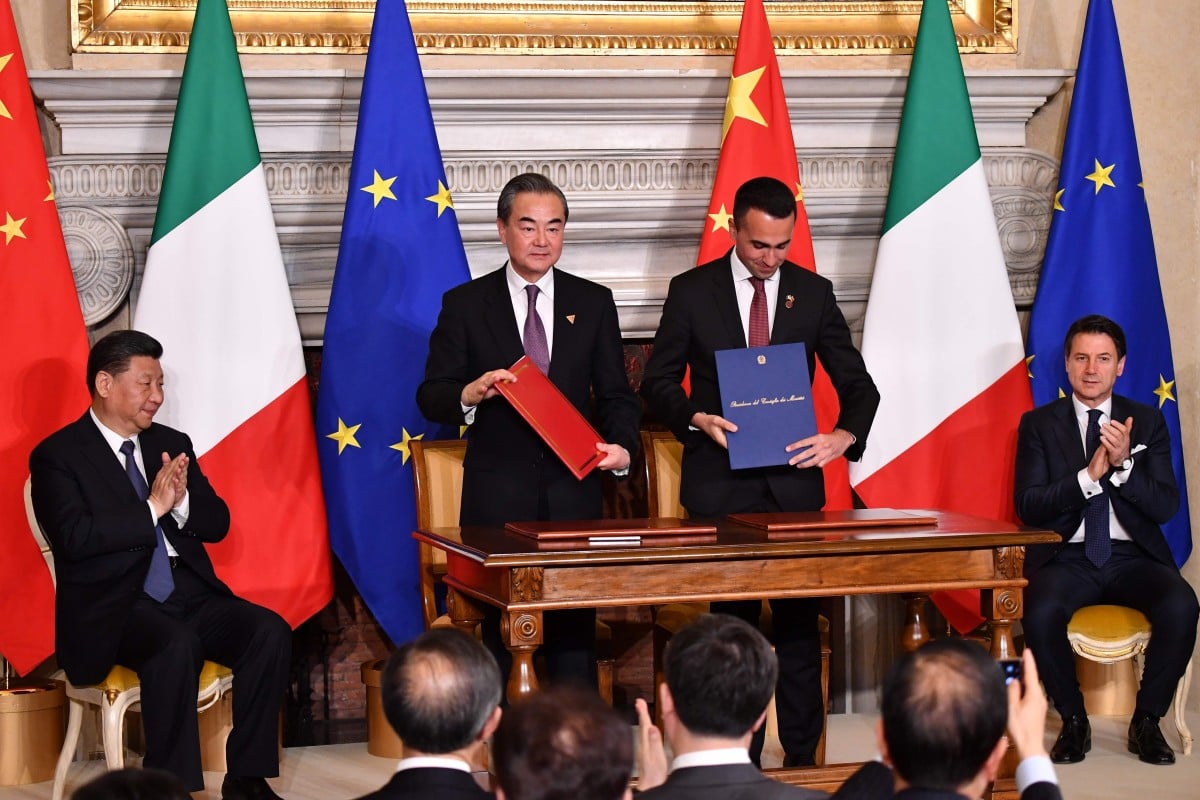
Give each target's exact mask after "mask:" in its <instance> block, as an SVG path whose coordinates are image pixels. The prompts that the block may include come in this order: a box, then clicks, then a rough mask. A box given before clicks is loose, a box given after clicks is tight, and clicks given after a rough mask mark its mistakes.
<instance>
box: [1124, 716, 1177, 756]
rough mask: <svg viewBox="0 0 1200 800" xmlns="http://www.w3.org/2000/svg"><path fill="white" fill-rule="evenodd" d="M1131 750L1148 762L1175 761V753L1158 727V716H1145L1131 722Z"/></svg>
mask: <svg viewBox="0 0 1200 800" xmlns="http://www.w3.org/2000/svg"><path fill="white" fill-rule="evenodd" d="M1129 752H1131V753H1136V754H1137V757H1138V760H1139V761H1145V762H1146V763H1147V764H1174V763H1175V753H1174V752H1173V751H1172V750H1171V746H1170V745H1169V744H1167V740H1166V739H1164V738H1163V735H1162V731H1161V730H1159V729H1158V718H1157V717H1143V718H1142V719H1141V720H1137V721H1134V722H1130V723H1129Z"/></svg>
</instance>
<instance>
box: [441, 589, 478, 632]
mask: <svg viewBox="0 0 1200 800" xmlns="http://www.w3.org/2000/svg"><path fill="white" fill-rule="evenodd" d="M446 610H447V611H448V612H450V621H451V622H453V623H454V627H456V628H458V629H459V630H460V631H462V632H463V633H465V634H467V635H468V636H471V637H474V636H475V629H476V628H477V627H479V623H481V622H483V609H482V608H480V607H479V605H478V604H477V603H476V602H475V601H474V600H472V599H471V598H470V597H468V596H467V595H465V594H459V593H458V592H456V591H454V589H453V588H452V587H446Z"/></svg>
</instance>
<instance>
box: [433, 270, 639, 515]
mask: <svg viewBox="0 0 1200 800" xmlns="http://www.w3.org/2000/svg"><path fill="white" fill-rule="evenodd" d="M568 317H573V320H574V321H570V320H569V319H568ZM524 354H525V350H524V347H523V346H522V344H521V333H520V331H519V330H518V329H517V321H516V317H515V316H514V315H513V307H512V300H511V298H510V296H509V294H508V284H507V282H506V280H505V274H504V269H503V268H501V269H499V270H496V271H495V272H491V273H489V274H487V275H484V276H482V277H480V278H477V279H475V280H473V281H470V282H468V283H465V284H462V285H461V286H458V287H455V288H454V289H451V290H450V291H448V292H446V294H445V296H444V297H443V298H442V310H441V314H440V315H439V316H438V322H437V327H435V328H434V330H433V333H432V335H431V336H430V338H429V359H428V361H426V364H425V381H424V382H423V383H422V384H421V385H420V387H419V388H418V389H417V405H418V406H419V407H420V409H421V413H422V414H424V415H425V417H426V418H427V419H429V420H432V421H434V422H440V423H443V424H447V425H461V424H463V412H462V406H461V405H460V397H461V395H462V389H463V387H464V386H465V385H466V384H468V383H470V382H471V381H473V380H475V379H476V378H478V377H479V376H480V375H482V374H483V373H485V372H487V371H489V370H493V369H507V368H508V367H510V366H512V365H513V363H514V362H515V361H516V360H517V359H519V358H520V357H521V356H522V355H524ZM549 377H550V380H551V381H553V382H554V384H555V385H556V386H557V387H558V388H559V390H560V391H561V392H562V393H563V394H564V395H565V396H566V397H567V399H568V400H570V401H571V403H572V404H573V405H574V406H575V407H576V408H577V409H579V411H580V412H581V413H582V414H583V415H584V416H585V417H588V418H589V419H590V420H591V421H592V424H593V426H594V427H595V428H596V430H597V432H599V434H600V435H601V437H603V439H604V441H606V442H611V443H614V444H619V445H621V446H623V447H624V448H625V449H626V450H628V451H629V453H630V456H631V457H632V456H633V455H634V454H635V453H636V452H637V442H638V424H639V422H640V421H641V405H640V404H639V403H638V400H637V397H636V395H634V393H633V391H632V390H631V389H630V388H629V379H628V378H627V377H626V374H625V358H624V355H623V353H622V350H621V331H620V327H619V326H618V323H617V309H616V306H615V305H614V303H613V298H612V292H611V291H609V290H608V289H606V288H605V287H603V286H600V285H599V284H596V283H592V282H591V281H586V280H584V279H582V278H578V277H575V276H574V275H570V274H569V273H566V272H563V271H562V270H559V269H557V268H556V269H555V271H554V345H553V351H552V352H551V354H550V376H549ZM593 394H594V403H593ZM467 442H468V443H467V456H466V461H465V463H464V465H463V468H464V474H463V490H462V521H463V523H464V524H473V523H474V524H480V523H503V522H506V521H509V520H518V519H522V520H530V519H537V518H538V516H539V515H538V492H539V488H540V490H541V491H544V492H545V494H546V498H547V502H548V505H549V518H550V519H594V518H599V517H600V516H601V512H602V510H603V509H602V499H601V493H600V491H601V490H600V476H599V474H597V473H596V472H594V471H593V472H592V473H591V474H590V475H588V476H587V477H586V478H584V479H583V480H582V481H578V480H576V479H575V477H574V476H573V475H572V474H571V473H570V472H569V471H568V470H567V468H566V467H565V466H563V464H562V462H561V461H559V460H558V458H557V457H556V456H555V455H554V454H553V453H552V452H551V451H550V450H549V449H548V448H547V447H546V446H545V444H544V443H543V442H542V440H541V438H539V437H538V435H537V433H535V432H534V430H533V428H531V427H530V426H529V425H528V424H527V423H526V422H525V420H524V419H522V418H521V416H520V415H519V414H517V412H516V411H515V410H513V408H512V406H511V405H510V404H509V403H508V401H507V400H505V399H504V398H502V397H494V398H492V399H490V400H485V401H484V402H483V403H481V404H480V405H479V407H478V408H477V409H476V411H475V421H474V422H473V423H472V424H471V427H470V428H469V429H468V432H467Z"/></svg>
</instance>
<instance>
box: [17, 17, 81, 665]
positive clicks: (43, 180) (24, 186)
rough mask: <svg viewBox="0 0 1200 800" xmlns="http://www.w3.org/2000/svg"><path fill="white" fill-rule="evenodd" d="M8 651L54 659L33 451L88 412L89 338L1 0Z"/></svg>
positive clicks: (22, 660)
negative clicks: (29, 506) (37, 531)
mask: <svg viewBox="0 0 1200 800" xmlns="http://www.w3.org/2000/svg"><path fill="white" fill-rule="evenodd" d="M0 153H2V154H3V161H4V168H3V172H0V342H4V358H3V359H0V386H3V387H4V390H3V391H2V392H0V587H3V591H0V653H2V654H3V655H4V657H5V658H7V659H8V660H9V661H10V662H11V663H12V665H13V666H14V667H16V670H17V672H19V673H21V674H25V673H26V672H28V671H29V670H31V669H33V668H34V667H35V666H37V665H38V663H39V662H41V661H42V660H44V659H45V658H47V657H48V656H49V655H50V654H51V653H53V652H54V581H53V579H52V578H51V576H50V571H49V569H48V568H47V565H46V562H45V561H44V560H43V558H42V555H41V552H40V551H39V549H38V546H37V543H36V542H35V541H34V539H33V534H32V531H31V530H30V528H29V522H28V517H27V515H26V513H25V485H26V483H27V482H28V480H29V451H30V450H32V449H33V448H34V446H35V445H36V444H37V443H38V442H40V441H41V440H42V439H43V438H44V437H45V436H47V435H48V434H50V433H53V432H54V431H55V430H57V429H58V428H61V427H62V426H63V425H65V424H67V423H68V422H69V421H71V420H73V419H75V418H77V417H78V416H79V415H80V414H82V413H83V411H84V410H85V409H86V408H87V405H88V391H87V387H86V385H85V384H86V380H85V378H86V375H85V369H86V364H87V353H88V343H87V331H86V329H85V328H84V324H83V315H82V314H81V313H80V310H79V298H78V297H77V296H76V294H75V282H74V280H73V279H72V277H71V265H70V263H69V262H68V261H67V247H66V244H65V243H64V242H63V235H62V228H60V227H59V223H58V209H57V208H56V207H55V204H54V190H53V188H52V187H51V186H50V171H49V170H48V169H47V167H46V151H45V150H44V149H43V147H42V139H41V135H40V134H39V132H38V123H37V117H36V116H35V111H34V108H33V95H32V94H31V93H30V90H29V79H28V76H27V75H26V73H25V60H24V59H23V58H22V57H21V44H20V42H19V41H18V40H17V26H16V23H15V22H14V21H13V15H12V8H11V7H10V5H9V0H0Z"/></svg>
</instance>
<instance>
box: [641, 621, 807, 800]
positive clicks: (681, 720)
mask: <svg viewBox="0 0 1200 800" xmlns="http://www.w3.org/2000/svg"><path fill="white" fill-rule="evenodd" d="M778 671H779V666H778V663H777V662H776V660H775V653H774V652H773V651H772V650H771V644H770V642H768V641H767V640H766V638H765V637H763V635H762V634H761V633H759V632H758V629H756V628H754V627H751V626H750V625H749V624H748V623H746V622H744V621H742V620H740V619H738V618H737V617H731V616H728V615H727V614H707V615H705V616H703V617H701V618H700V619H698V620H697V621H696V622H694V623H692V624H690V625H688V626H686V627H684V628H683V629H682V630H680V631H679V633H677V634H675V636H673V637H672V638H671V642H670V644H668V645H667V652H666V655H665V672H666V682H665V683H663V684H662V686H661V687H660V688H659V696H658V702H659V703H660V705H661V706H662V712H663V713H662V717H663V728H664V729H665V732H666V736H667V741H668V742H670V744H671V749H672V751H673V752H674V754H675V760H674V762H673V763H672V765H671V772H670V775H667V776H666V779H665V781H663V772H664V770H665V766H666V765H665V761H664V759H663V756H662V752H663V751H662V737H661V736H659V735H658V734H657V731H656V730H654V727H653V723H652V722H651V721H650V714H649V712H648V710H647V708H646V702H645V701H644V700H640V699H639V700H637V701H636V706H637V712H638V723H639V725H640V728H641V733H642V748H641V756H640V758H641V769H640V770H639V771H638V775H639V784H638V785H639V788H641V789H642V790H643V791H642V792H641V794H640V795H639V796H640V797H642V798H645V800H685V798H688V799H692V800H725V798H729V797H738V798H743V800H812V798H818V797H825V794H824V793H823V792H816V791H812V790H809V789H801V788H800V787H798V786H791V785H789V784H786V783H779V782H778V781H773V780H771V779H770V778H768V777H766V776H765V775H763V774H762V772H760V771H759V770H758V768H756V767H755V766H754V765H753V764H752V763H751V762H750V753H749V751H748V749H747V748H749V746H750V739H751V736H752V735H753V733H754V731H756V730H758V729H759V728H761V727H762V726H763V725H764V724H765V723H766V718H767V704H768V703H769V702H770V701H771V693H772V692H773V691H774V690H775V678H776V675H777V673H778Z"/></svg>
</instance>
